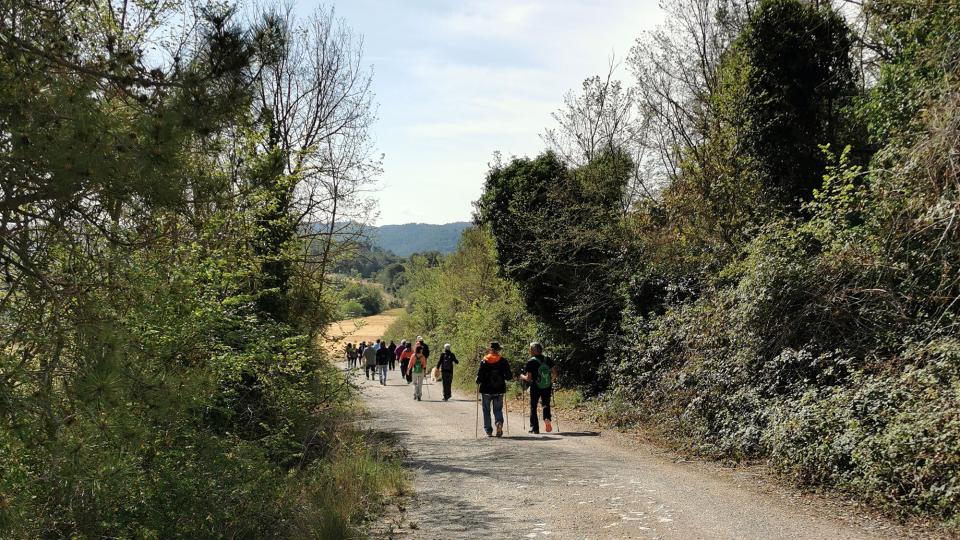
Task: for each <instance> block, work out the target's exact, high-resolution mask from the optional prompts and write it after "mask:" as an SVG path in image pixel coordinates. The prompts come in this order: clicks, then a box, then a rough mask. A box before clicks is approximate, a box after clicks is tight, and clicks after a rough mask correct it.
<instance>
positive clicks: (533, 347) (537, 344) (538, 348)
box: [530, 341, 543, 354]
mask: <svg viewBox="0 0 960 540" xmlns="http://www.w3.org/2000/svg"><path fill="white" fill-rule="evenodd" d="M530 350H532V351H533V352H534V353H536V354H540V353H542V352H543V345H541V344H540V342H539V341H534V342H533V343H531V344H530Z"/></svg>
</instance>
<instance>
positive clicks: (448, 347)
mask: <svg viewBox="0 0 960 540" xmlns="http://www.w3.org/2000/svg"><path fill="white" fill-rule="evenodd" d="M443 350H445V351H449V350H450V344H449V343H444V344H443Z"/></svg>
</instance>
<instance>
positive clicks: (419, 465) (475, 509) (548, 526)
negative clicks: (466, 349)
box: [352, 326, 898, 539]
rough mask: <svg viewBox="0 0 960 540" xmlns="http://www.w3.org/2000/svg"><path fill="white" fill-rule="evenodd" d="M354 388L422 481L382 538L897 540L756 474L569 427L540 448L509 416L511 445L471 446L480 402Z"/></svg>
mask: <svg viewBox="0 0 960 540" xmlns="http://www.w3.org/2000/svg"><path fill="white" fill-rule="evenodd" d="M371 328H372V326H371ZM374 337H376V336H374ZM352 376H353V377H354V378H355V379H357V380H358V382H359V383H360V385H361V386H362V389H363V394H364V398H365V401H366V403H367V404H368V406H369V408H370V410H371V412H372V414H373V419H372V422H373V426H371V427H374V428H376V429H380V430H384V431H388V432H393V433H396V434H397V436H398V437H399V438H400V441H401V442H402V444H403V445H404V446H405V447H406V448H407V449H408V450H409V452H410V457H409V465H410V467H412V468H413V470H414V471H415V472H416V477H415V480H414V491H415V495H414V498H413V500H412V501H410V502H409V504H408V506H407V507H405V508H404V511H403V512H402V513H400V512H394V516H392V517H389V516H388V520H393V524H392V525H382V526H380V527H378V531H379V533H380V534H382V535H383V536H384V537H390V538H418V539H420V538H429V539H451V538H577V539H580V538H592V539H593V538H595V539H599V538H664V539H666V538H677V539H695V538H763V539H768V538H818V539H819V538H884V537H891V538H893V537H897V536H898V533H896V532H894V531H893V530H892V529H886V530H884V529H883V526H882V525H877V524H876V522H874V521H872V520H870V519H860V518H858V517H857V516H849V515H848V516H846V517H843V518H841V517H838V516H837V514H838V511H837V508H836V505H830V504H825V503H823V501H821V500H819V499H817V498H811V497H804V496H801V495H799V494H798V493H796V492H794V490H792V489H786V488H785V489H782V490H779V489H771V488H769V487H762V486H763V485H765V484H764V483H763V482H758V481H757V479H756V477H755V475H752V474H751V473H749V472H743V471H738V470H730V469H727V470H723V469H721V468H720V467H717V466H714V465H712V464H703V463H690V462H679V463H678V462H675V461H674V459H671V458H670V456H669V455H665V453H664V452H661V451H657V450H656V449H653V448H649V447H645V446H642V445H636V444H630V443H627V442H624V440H620V439H626V438H624V437H617V436H613V435H609V434H606V433H605V434H602V435H601V434H599V433H597V432H593V431H589V430H584V429H581V428H578V427H577V426H574V425H572V424H569V423H565V422H564V421H563V419H562V418H559V424H560V425H559V427H560V428H561V429H562V431H560V432H554V433H551V434H541V435H539V436H534V435H529V434H527V433H526V432H525V429H524V418H523V416H522V415H521V414H520V413H519V411H517V410H512V411H511V412H512V414H511V415H510V418H509V425H510V434H509V435H505V436H504V437H503V438H502V439H497V438H492V439H488V438H485V437H484V436H483V431H482V427H481V430H480V433H481V438H479V439H476V438H474V429H475V428H474V422H475V418H476V408H475V403H474V400H473V396H464V395H455V399H454V400H451V401H450V402H443V401H442V399H441V395H440V394H441V391H440V385H439V384H434V385H432V386H427V387H426V388H425V389H424V398H423V401H420V402H417V401H414V400H413V389H412V386H408V385H407V384H406V383H405V382H404V381H402V380H401V378H400V375H399V372H396V371H394V372H391V373H390V376H389V381H388V386H385V387H384V386H380V385H379V383H376V382H374V381H367V380H365V379H364V376H363V374H362V371H355V372H353V374H352ZM513 407H514V409H516V408H517V404H516V403H514V405H513ZM398 516H402V517H403V521H399V519H400V518H399V517H398ZM858 521H861V522H862V523H857V522H858ZM884 533H885V534H884Z"/></svg>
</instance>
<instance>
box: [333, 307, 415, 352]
mask: <svg viewBox="0 0 960 540" xmlns="http://www.w3.org/2000/svg"><path fill="white" fill-rule="evenodd" d="M401 311H402V310H400V309H394V310H390V311H385V312H383V313H381V314H380V315H374V316H372V317H362V318H359V319H353V320H349V321H340V322H335V323H333V324H332V325H330V328H328V329H327V335H326V347H327V350H329V351H330V352H331V353H333V355H334V358H342V357H343V350H344V347H346V346H347V342H348V341H349V342H351V343H360V342H361V341H366V342H367V343H373V342H374V341H376V340H377V338H380V337H382V336H383V334H384V332H386V331H387V328H389V327H390V324H391V323H393V321H394V320H395V319H396V318H397V316H398V315H399V314H400V312H401Z"/></svg>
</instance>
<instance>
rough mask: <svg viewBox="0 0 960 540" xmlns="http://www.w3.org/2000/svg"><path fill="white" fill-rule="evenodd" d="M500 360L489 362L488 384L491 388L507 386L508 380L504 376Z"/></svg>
mask: <svg viewBox="0 0 960 540" xmlns="http://www.w3.org/2000/svg"><path fill="white" fill-rule="evenodd" d="M500 362H506V360H500ZM500 362H497V363H496V364H487V385H488V386H489V387H490V389H491V390H493V389H497V388H506V387H507V381H506V380H505V379H504V378H503V370H502V369H500Z"/></svg>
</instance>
